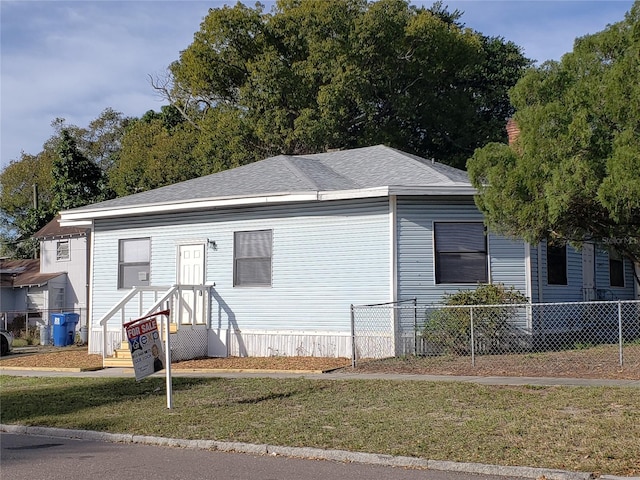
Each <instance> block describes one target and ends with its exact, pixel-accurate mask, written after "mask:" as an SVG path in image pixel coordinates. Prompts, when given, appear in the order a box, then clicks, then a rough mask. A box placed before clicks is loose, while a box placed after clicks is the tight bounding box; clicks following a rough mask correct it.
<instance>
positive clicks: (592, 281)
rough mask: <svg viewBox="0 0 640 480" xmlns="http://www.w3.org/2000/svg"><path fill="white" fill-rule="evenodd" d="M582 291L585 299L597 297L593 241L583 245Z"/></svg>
mask: <svg viewBox="0 0 640 480" xmlns="http://www.w3.org/2000/svg"><path fill="white" fill-rule="evenodd" d="M582 291H583V298H584V300H585V301H590V300H595V299H596V275H595V248H594V246H593V243H585V244H583V245H582Z"/></svg>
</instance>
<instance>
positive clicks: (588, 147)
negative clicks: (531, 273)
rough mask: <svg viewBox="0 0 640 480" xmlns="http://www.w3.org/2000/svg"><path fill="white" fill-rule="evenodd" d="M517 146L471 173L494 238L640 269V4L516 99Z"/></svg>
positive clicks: (477, 157) (536, 74)
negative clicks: (613, 257)
mask: <svg viewBox="0 0 640 480" xmlns="http://www.w3.org/2000/svg"><path fill="white" fill-rule="evenodd" d="M511 98H512V101H513V105H514V106H515V108H516V113H515V117H514V118H515V121H516V123H517V125H518V127H519V129H520V133H519V136H518V138H517V140H516V142H515V143H514V144H513V145H511V146H507V145H504V144H498V143H492V144H489V145H487V146H485V147H484V148H481V149H479V150H477V151H476V152H475V154H474V155H473V157H472V158H471V159H470V160H469V162H468V164H467V166H468V170H469V173H470V176H471V179H472V182H473V184H474V185H475V186H476V187H477V188H478V189H479V191H480V195H479V196H478V197H477V205H478V207H479V208H480V209H481V210H482V211H483V212H484V213H485V214H486V217H487V219H488V222H489V224H490V226H491V227H493V228H494V229H496V230H498V231H500V232H503V233H506V234H510V235H513V236H519V237H524V238H525V239H527V240H529V241H531V242H534V243H535V242H538V241H540V240H542V239H551V240H559V241H564V242H571V243H574V244H578V245H579V244H580V243H581V242H583V241H586V240H592V241H595V242H596V243H599V244H601V245H604V246H607V247H609V248H612V249H614V250H617V251H618V252H619V253H621V254H622V255H624V256H626V257H628V258H630V259H631V260H633V261H635V262H640V114H639V112H640V2H639V1H636V2H635V4H634V5H633V7H632V9H631V11H630V12H629V13H628V14H627V15H626V16H625V19H624V20H623V21H621V22H619V23H616V24H613V25H610V26H608V27H607V28H606V29H605V30H603V31H602V32H599V33H597V34H594V35H588V36H585V37H582V38H579V39H577V40H576V42H575V45H574V49H573V51H572V52H571V53H568V54H566V55H565V56H563V57H562V60H561V61H560V62H547V63H545V64H543V65H542V66H540V67H539V68H535V69H532V70H531V71H529V72H528V73H527V74H526V75H525V76H524V77H523V78H522V79H521V80H520V81H519V82H518V84H517V85H516V86H515V87H514V89H513V91H512V92H511Z"/></svg>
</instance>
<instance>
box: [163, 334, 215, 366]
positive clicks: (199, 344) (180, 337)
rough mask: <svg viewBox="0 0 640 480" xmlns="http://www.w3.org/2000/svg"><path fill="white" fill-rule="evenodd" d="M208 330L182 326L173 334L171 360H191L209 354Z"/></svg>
mask: <svg viewBox="0 0 640 480" xmlns="http://www.w3.org/2000/svg"><path fill="white" fill-rule="evenodd" d="M207 342H208V330H206V329H204V328H198V329H195V328H194V329H191V328H184V327H182V328H180V329H179V330H178V331H177V332H176V333H174V334H172V335H171V361H172V362H179V361H181V360H191V359H193V358H201V357H206V356H207V347H208V343H207Z"/></svg>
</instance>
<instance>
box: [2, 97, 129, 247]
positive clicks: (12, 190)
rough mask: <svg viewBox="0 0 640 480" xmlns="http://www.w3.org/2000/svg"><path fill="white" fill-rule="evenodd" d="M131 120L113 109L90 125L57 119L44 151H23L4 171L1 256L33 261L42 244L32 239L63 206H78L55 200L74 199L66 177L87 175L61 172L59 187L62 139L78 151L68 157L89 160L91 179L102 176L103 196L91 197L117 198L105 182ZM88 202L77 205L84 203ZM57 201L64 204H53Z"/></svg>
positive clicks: (105, 112)
mask: <svg viewBox="0 0 640 480" xmlns="http://www.w3.org/2000/svg"><path fill="white" fill-rule="evenodd" d="M131 121H132V119H130V118H127V117H124V116H123V114H122V113H120V112H116V111H114V110H113V109H111V108H107V109H105V110H104V111H103V112H102V113H101V114H100V115H99V116H98V117H97V118H96V119H94V120H92V121H91V122H90V123H89V125H88V126H87V127H79V126H76V125H70V124H67V122H66V120H65V119H63V118H56V119H55V120H54V121H53V122H52V123H51V127H52V128H53V130H54V134H53V135H52V136H51V137H50V138H49V139H48V140H47V141H45V142H44V144H43V146H42V151H41V152H40V153H38V154H37V155H29V154H26V153H22V154H21V155H20V157H19V158H17V159H15V160H12V161H11V162H10V163H9V165H8V166H7V167H6V168H5V169H3V170H2V172H0V192H1V196H0V242H1V244H0V255H1V256H10V257H17V258H28V257H32V256H33V255H35V253H36V250H37V242H35V241H33V240H31V235H32V234H33V233H35V232H36V231H37V230H39V229H40V227H42V226H44V224H46V222H47V221H49V220H50V219H51V218H53V216H54V215H55V213H56V209H57V208H59V207H60V205H62V204H68V205H71V204H74V203H75V202H76V201H75V200H73V199H71V198H67V199H66V200H62V199H61V198H58V199H57V200H55V199H54V197H55V196H56V194H57V195H58V196H60V195H68V196H73V195H74V193H73V191H71V190H69V191H67V187H68V186H67V185H66V184H65V183H66V181H65V180H64V179H65V178H67V177H69V178H71V177H78V176H83V175H86V173H83V172H82V171H78V172H76V171H69V172H67V173H64V172H61V173H60V175H62V177H60V178H59V179H58V183H59V185H58V186H56V184H55V180H54V172H55V169H54V163H55V162H56V161H57V160H56V159H58V161H59V153H60V152H59V151H58V149H59V147H60V146H61V143H63V137H67V139H68V140H72V141H73V150H74V152H68V153H69V154H72V155H77V156H78V157H81V159H82V162H88V163H87V165H89V167H88V168H89V169H91V175H94V176H102V178H103V180H102V181H101V182H99V183H98V185H99V189H100V193H99V194H98V195H97V196H93V195H89V197H86V198H93V199H102V198H112V197H113V195H114V194H113V192H112V191H110V190H109V189H108V186H107V185H106V182H105V181H104V178H106V176H107V175H108V174H109V172H110V170H111V168H113V166H114V165H116V164H117V163H118V161H119V154H120V149H121V141H122V137H123V135H124V132H125V129H126V127H127V125H128V124H129V123H130V122H131ZM67 143H68V142H67ZM93 165H97V166H99V167H100V170H101V172H102V173H98V172H96V171H95V169H94V168H93ZM91 175H90V176H91ZM76 187H77V184H76ZM34 188H36V189H37V202H36V203H37V207H36V205H35V204H34ZM87 188H93V187H87ZM80 190H82V189H80ZM81 193H82V195H84V193H83V192H81ZM94 193H95V192H94ZM86 198H85V199H84V200H78V202H80V203H83V204H84V202H86V201H87V200H86ZM54 201H58V202H60V204H59V205H54Z"/></svg>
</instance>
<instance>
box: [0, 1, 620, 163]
mask: <svg viewBox="0 0 640 480" xmlns="http://www.w3.org/2000/svg"><path fill="white" fill-rule="evenodd" d="M225 3H228V2H222V1H204V0H180V1H178V0H131V1H112V0H93V1H92V0H75V1H63V0H48V1H31V0H1V1H0V22H1V25H0V31H1V38H0V45H1V47H0V48H1V52H0V53H1V55H0V62H1V64H0V124H1V126H0V144H1V151H0V169H2V168H4V167H5V166H6V165H8V164H9V162H10V161H11V160H15V159H18V158H19V157H20V152H21V151H25V152H26V153H30V154H36V153H38V152H39V151H40V150H41V149H42V144H43V143H44V142H45V141H46V140H47V139H48V138H49V137H50V136H51V135H52V133H53V129H52V128H51V126H50V125H51V122H52V121H53V120H54V119H55V118H57V117H61V118H65V119H66V120H67V122H68V123H70V124H75V125H78V126H86V125H87V124H88V123H89V122H90V121H91V120H93V119H94V118H96V117H97V116H98V115H99V114H100V113H101V112H102V111H103V110H104V109H105V108H107V107H111V108H113V109H115V110H117V111H120V112H122V113H124V114H125V115H128V116H141V115H142V114H144V113H145V112H146V111H147V110H150V109H154V110H158V109H159V108H160V107H161V106H162V105H163V104H164V102H163V101H162V99H161V98H159V97H158V96H157V94H156V93H155V92H154V90H153V89H152V88H151V86H150V84H149V75H154V76H155V75H160V74H162V73H163V72H164V71H165V70H166V67H167V66H168V65H169V64H170V63H171V62H173V61H174V60H177V59H178V56H179V54H180V51H181V50H183V49H185V48H186V47H187V46H188V45H189V44H190V43H191V41H192V39H193V34H194V33H195V32H196V31H198V30H199V28H200V22H201V21H202V19H203V18H204V17H205V16H206V14H207V11H208V9H209V8H216V7H220V6H222V5H224V4H225ZM234 3H235V0H234V1H232V2H231V4H234ZM245 3H248V4H249V5H253V4H254V3H255V2H254V1H253V0H252V1H250V2H245ZM262 3H265V4H267V5H270V3H271V2H266V1H263V2H262ZM432 3H433V2H432V1H424V2H423V1H417V0H414V1H413V4H414V5H423V4H424V5H427V6H429V5H431V4H432ZM443 3H444V4H445V5H448V6H449V10H451V11H452V10H455V9H458V10H461V11H463V12H464V15H463V16H462V21H463V22H464V23H465V24H466V25H467V26H468V27H471V28H473V29H475V30H478V31H480V32H482V33H484V34H485V35H490V36H496V35H497V36H501V37H504V38H505V39H507V40H511V41H513V42H515V43H516V44H518V45H520V46H521V47H522V48H523V50H524V53H525V55H526V56H528V57H529V58H533V59H536V60H537V61H539V62H543V61H545V60H559V59H560V58H561V56H562V55H563V54H564V53H566V52H569V51H571V50H572V47H573V41H574V40H575V38H576V37H580V36H583V35H586V34H589V33H596V32H599V31H601V30H603V29H604V28H605V27H606V25H607V24H610V23H614V22H617V21H620V20H622V19H623V18H624V14H625V13H626V12H627V11H629V10H630V9H631V6H632V4H633V1H632V0H570V1H569V0H565V1H558V0H501V1H493V0H492V1H489V0H455V1H446V0H444V2H443Z"/></svg>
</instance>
